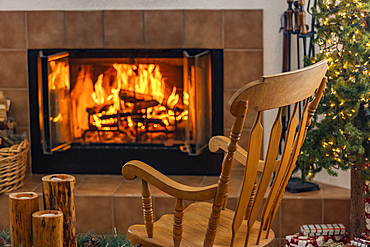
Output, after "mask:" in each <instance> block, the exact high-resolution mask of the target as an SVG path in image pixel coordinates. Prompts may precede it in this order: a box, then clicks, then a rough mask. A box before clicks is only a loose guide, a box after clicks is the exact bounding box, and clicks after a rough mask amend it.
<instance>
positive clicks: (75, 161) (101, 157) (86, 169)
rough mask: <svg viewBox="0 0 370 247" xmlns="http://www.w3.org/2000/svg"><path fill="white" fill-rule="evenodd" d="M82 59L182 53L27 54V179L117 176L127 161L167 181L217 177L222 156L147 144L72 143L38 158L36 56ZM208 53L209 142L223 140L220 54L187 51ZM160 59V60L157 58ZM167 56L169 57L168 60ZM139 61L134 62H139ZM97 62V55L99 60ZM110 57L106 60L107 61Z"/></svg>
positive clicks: (88, 51)
mask: <svg viewBox="0 0 370 247" xmlns="http://www.w3.org/2000/svg"><path fill="white" fill-rule="evenodd" d="M66 50H67V51H70V52H71V53H78V52H79V54H82V55H83V56H86V57H89V56H91V55H93V56H94V58H97V54H100V55H101V56H102V57H106V56H107V55H108V54H114V55H112V56H119V55H120V54H132V53H136V54H141V55H142V56H144V55H145V54H147V53H150V54H156V55H157V57H161V56H164V55H165V56H166V57H167V56H176V57H179V56H181V55H182V52H183V51H185V50H184V49H162V50H157V49H151V50H149V49H141V50H134V49H126V50H123V49H32V50H28V76H29V99H30V129H31V132H30V137H31V140H30V143H31V148H30V151H31V162H32V173H35V174H38V173H39V174H48V173H72V174H120V172H121V167H122V165H123V164H124V163H125V162H127V161H129V160H134V159H137V160H141V161H144V162H146V163H148V164H150V165H151V166H153V167H154V168H156V169H158V170H159V171H161V172H162V173H164V174H167V175H218V174H219V172H220V169H221V163H222V159H223V154H222V153H219V154H214V153H211V152H210V151H209V150H208V149H206V150H204V151H203V152H202V153H201V154H199V155H197V156H190V155H188V154H187V153H184V152H182V151H180V146H178V145H174V146H165V145H152V144H151V145H149V144H136V145H125V144H116V143H112V144H102V143H99V144H95V143H90V144H89V145H84V144H79V143H72V144H71V148H69V149H68V150H62V151H60V152H55V153H53V154H51V155H47V154H44V153H43V147H42V142H41V136H42V133H41V130H40V116H39V104H38V101H39V98H38V94H39V91H40V90H39V85H38V81H39V77H40V75H39V74H38V56H39V52H40V51H42V52H43V53H44V54H53V53H57V52H62V51H66ZM204 50H208V51H210V53H211V64H212V74H211V76H212V115H213V117H212V136H214V135H223V131H224V126H223V119H224V113H223V108H224V102H223V94H224V91H223V50H222V49H186V51H187V52H188V53H189V54H194V53H199V52H201V51H204ZM161 54H162V55H161ZM171 54H172V55H171ZM141 55H139V56H141ZM98 56H99V55H98ZM110 56H111V55H110Z"/></svg>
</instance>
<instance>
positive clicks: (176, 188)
mask: <svg viewBox="0 0 370 247" xmlns="http://www.w3.org/2000/svg"><path fill="white" fill-rule="evenodd" d="M122 175H123V177H124V178H125V179H128V180H132V179H134V178H136V177H139V178H141V179H143V180H145V181H147V182H148V183H150V184H152V185H154V186H155V187H157V188H158V189H160V190H162V191H163V192H165V193H167V194H170V195H171V196H174V197H176V198H179V199H183V200H189V201H205V200H209V199H212V198H214V197H215V195H216V190H217V184H213V185H210V186H206V187H192V186H187V185H183V184H180V183H178V182H176V181H174V180H172V179H170V178H168V177H167V176H165V175H164V174H162V173H160V172H159V171H157V170H156V169H154V168H153V167H151V166H149V165H147V164H145V163H144V162H141V161H139V160H132V161H129V162H127V163H126V164H125V165H124V166H123V167H122Z"/></svg>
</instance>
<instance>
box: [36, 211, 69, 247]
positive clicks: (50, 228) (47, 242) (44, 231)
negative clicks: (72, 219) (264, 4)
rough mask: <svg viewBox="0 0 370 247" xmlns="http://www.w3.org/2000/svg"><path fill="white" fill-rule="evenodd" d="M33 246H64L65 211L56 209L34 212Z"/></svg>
mask: <svg viewBox="0 0 370 247" xmlns="http://www.w3.org/2000/svg"><path fill="white" fill-rule="evenodd" d="M32 234H33V247H63V213H62V212H60V211H56V210H44V211H38V212H35V213H33V214H32Z"/></svg>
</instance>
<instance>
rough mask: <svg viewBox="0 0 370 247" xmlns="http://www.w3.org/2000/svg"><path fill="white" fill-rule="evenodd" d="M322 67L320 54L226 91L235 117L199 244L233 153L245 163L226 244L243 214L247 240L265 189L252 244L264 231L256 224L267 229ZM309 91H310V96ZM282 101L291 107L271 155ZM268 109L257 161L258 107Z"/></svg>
mask: <svg viewBox="0 0 370 247" xmlns="http://www.w3.org/2000/svg"><path fill="white" fill-rule="evenodd" d="M326 70H327V61H326V60H323V61H320V62H317V63H315V64H313V65H311V66H308V67H306V68H303V69H300V70H296V71H291V72H286V73H281V74H277V75H272V76H264V77H262V78H261V79H259V80H257V81H254V82H251V83H248V84H246V85H245V86H244V87H242V88H241V89H240V90H238V91H237V92H236V93H235V94H234V95H233V96H232V98H231V99H230V101H229V111H230V113H231V114H232V115H233V116H234V117H235V121H234V125H233V127H232V130H231V134H230V142H229V143H228V146H227V152H226V154H225V158H224V162H223V165H222V171H221V175H220V179H219V184H218V186H219V187H218V191H217V195H216V198H215V200H214V206H213V211H212V214H211V217H210V221H209V225H208V230H207V234H206V239H205V246H207V245H208V244H207V242H209V243H211V242H212V241H213V239H214V236H215V234H216V228H217V219H219V217H220V210H221V208H222V206H223V205H224V204H225V200H227V196H226V197H225V195H227V190H228V183H229V179H230V172H231V168H232V166H233V161H234V157H235V158H236V159H238V155H239V161H243V163H244V162H245V166H246V168H245V173H244V178H243V184H242V188H241V192H240V195H239V200H238V204H237V207H236V210H235V215H234V219H233V224H232V232H233V236H232V240H231V243H230V246H233V242H234V237H235V234H236V232H237V231H238V229H239V227H240V225H241V224H242V221H243V219H246V220H247V236H246V242H245V246H247V243H248V239H249V235H250V230H251V229H252V226H253V224H254V223H255V221H256V219H257V215H258V213H259V211H260V208H261V207H262V204H263V199H264V197H265V194H266V191H267V190H268V195H267V198H266V201H265V204H264V207H263V210H262V215H261V227H260V229H259V234H258V237H257V241H256V243H255V244H259V242H260V239H261V237H265V238H267V237H268V236H261V233H262V229H263V230H266V233H267V235H268V232H269V229H270V227H271V223H272V220H273V219H274V216H275V213H276V211H277V209H278V206H279V204H280V201H281V199H282V196H283V193H284V190H285V187H286V185H287V183H288V180H289V178H290V176H291V174H292V171H293V168H294V164H295V162H296V160H297V157H298V154H299V152H300V148H301V145H302V143H303V141H304V139H305V135H306V131H307V128H308V127H309V125H310V124H311V117H312V116H313V114H314V112H315V110H316V108H317V105H318V103H319V101H320V98H321V96H322V93H323V90H324V89H325V85H326V77H325V73H326ZM312 96H315V97H313V100H312V101H311V97H312ZM302 101H304V107H303V109H302V110H301V114H300V115H301V116H300V119H299V120H298V117H297V115H298V114H297V112H298V110H297V109H298V107H299V102H302ZM288 105H294V110H293V112H292V115H291V117H290V121H289V123H288V127H287V133H286V137H285V141H284V147H283V149H282V150H283V151H282V154H281V157H280V159H277V157H278V150H279V144H280V139H281V136H282V135H281V133H282V124H281V113H282V112H283V107H285V106H288ZM250 109H254V110H256V111H257V115H256V119H255V122H254V125H253V127H252V129H251V131H250V136H249V144H248V148H247V152H248V155H247V158H244V159H243V155H241V154H240V151H238V145H237V142H238V140H239V139H240V135H241V132H242V129H243V124H244V120H245V115H246V113H247V112H248V110H250ZM270 109H277V115H276V119H275V121H274V123H273V125H272V128H271V132H270V138H269V143H268V144H267V147H268V148H267V153H266V158H265V160H264V161H261V160H260V157H261V150H262V138H263V127H262V122H261V121H262V113H263V111H265V110H270ZM210 149H211V147H210ZM238 152H239V153H238ZM258 171H260V173H259V172H258ZM273 172H276V174H275V176H274V180H273V184H272V186H271V187H270V188H269V184H270V183H271V177H272V173H273ZM225 198H226V199H225Z"/></svg>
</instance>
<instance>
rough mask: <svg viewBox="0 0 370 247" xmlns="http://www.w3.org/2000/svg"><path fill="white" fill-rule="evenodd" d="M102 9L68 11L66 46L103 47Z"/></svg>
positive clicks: (66, 13) (82, 47) (66, 18)
mask: <svg viewBox="0 0 370 247" xmlns="http://www.w3.org/2000/svg"><path fill="white" fill-rule="evenodd" d="M103 33H104V31H103V12H102V11H66V12H65V36H66V48H81V49H88V48H103V46H104V38H103Z"/></svg>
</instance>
